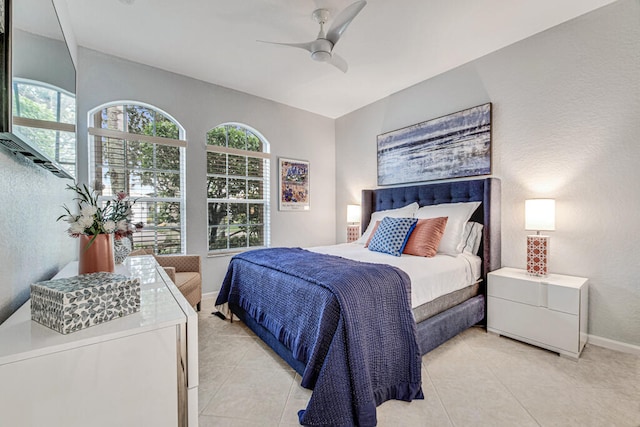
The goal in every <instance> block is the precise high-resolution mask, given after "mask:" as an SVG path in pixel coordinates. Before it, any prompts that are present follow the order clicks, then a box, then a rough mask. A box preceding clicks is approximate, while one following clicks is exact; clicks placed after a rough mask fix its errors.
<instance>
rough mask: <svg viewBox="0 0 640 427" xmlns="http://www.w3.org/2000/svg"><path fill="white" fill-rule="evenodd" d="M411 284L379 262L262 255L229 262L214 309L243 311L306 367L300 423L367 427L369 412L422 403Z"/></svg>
mask: <svg viewBox="0 0 640 427" xmlns="http://www.w3.org/2000/svg"><path fill="white" fill-rule="evenodd" d="M410 286H411V284H410V280H409V277H408V276H407V275H406V274H405V273H404V272H403V271H401V270H399V269H397V268H394V267H391V266H388V265H380V264H370V263H363V262H357V261H352V260H347V259H344V258H340V257H336V256H331V255H324V254H318V253H314V252H309V251H306V250H303V249H300V248H273V249H262V250H255V251H250V252H245V253H242V254H239V255H236V256H235V257H234V258H233V259H232V260H231V263H230V264H229V269H228V271H227V275H226V277H225V279H224V282H223V285H222V288H221V290H220V293H219V295H218V299H217V301H216V304H223V303H225V302H231V303H233V304H237V305H239V306H240V307H242V308H243V309H244V310H245V311H247V313H249V315H251V316H252V317H253V318H254V319H256V320H257V321H258V323H259V324H261V325H262V326H264V327H265V328H266V329H267V330H269V331H270V332H271V333H272V334H273V335H274V336H275V337H277V338H278V340H279V341H280V342H282V343H283V344H284V345H285V346H287V348H289V349H290V350H291V351H292V353H293V355H294V357H295V358H296V359H297V360H299V361H301V362H303V363H304V364H305V371H304V373H303V375H302V382H301V385H302V386H303V387H307V388H312V389H313V394H312V396H311V399H310V400H309V404H308V406H307V408H306V410H302V411H300V412H299V414H298V415H299V419H300V423H301V424H303V425H309V426H354V425H356V426H375V425H376V422H377V421H376V406H377V405H380V404H381V403H383V402H385V401H387V400H390V399H398V400H404V401H411V400H413V399H422V398H423V394H422V388H421V372H420V366H421V356H420V351H419V348H418V344H417V342H416V337H415V322H414V320H413V316H412V314H411V304H410Z"/></svg>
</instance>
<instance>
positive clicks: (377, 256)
mask: <svg viewBox="0 0 640 427" xmlns="http://www.w3.org/2000/svg"><path fill="white" fill-rule="evenodd" d="M307 249H308V250H310V251H313V252H318V253H323V254H329V255H336V256H340V257H343V258H349V259H353V260H356V261H363V262H372V263H377V264H388V265H392V266H394V267H398V268H400V269H401V270H403V271H404V272H405V273H407V274H408V275H409V277H410V278H411V307H412V308H416V307H419V306H421V305H422V304H424V303H427V302H429V301H433V300H434V299H436V298H438V297H440V296H442V295H445V294H448V293H450V292H453V291H457V290H458V289H462V288H465V287H467V286H469V285H471V284H472V283H474V282H476V281H477V280H478V278H479V277H480V271H481V261H482V260H481V259H480V257H478V256H475V255H471V254H468V253H463V254H460V255H458V256H455V257H454V256H451V255H441V254H438V255H436V256H435V257H433V258H425V257H418V256H413V255H404V254H403V255H402V256H400V257H395V256H393V255H387V254H383V253H379V252H373V251H370V250H368V249H367V248H365V247H364V245H362V244H359V243H343V244H339V245H332V246H317V247H313V248H307Z"/></svg>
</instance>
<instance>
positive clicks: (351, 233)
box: [347, 224, 360, 243]
mask: <svg viewBox="0 0 640 427" xmlns="http://www.w3.org/2000/svg"><path fill="white" fill-rule="evenodd" d="M359 238H360V224H356V225H347V242H348V243H351V242H355V241H356V240H358V239H359Z"/></svg>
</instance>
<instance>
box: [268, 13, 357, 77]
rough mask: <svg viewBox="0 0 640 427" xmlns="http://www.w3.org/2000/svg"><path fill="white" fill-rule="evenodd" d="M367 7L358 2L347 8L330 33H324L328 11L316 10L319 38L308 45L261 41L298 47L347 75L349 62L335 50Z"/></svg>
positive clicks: (315, 19) (335, 21)
mask: <svg viewBox="0 0 640 427" xmlns="http://www.w3.org/2000/svg"><path fill="white" fill-rule="evenodd" d="M366 5H367V2H366V1H364V0H362V1H357V2H355V3H352V4H351V5H349V6H347V7H346V8H345V9H344V10H342V12H340V13H339V14H338V16H336V18H335V19H334V20H333V23H332V24H331V27H330V28H329V31H327V32H326V33H325V32H324V25H325V24H326V23H327V21H329V17H330V13H329V10H327V9H316V10H314V11H313V13H312V14H311V17H312V18H313V20H314V21H316V22H317V23H318V24H320V32H319V33H318V38H317V39H315V40H313V41H310V42H307V43H277V42H268V41H262V40H258V41H261V42H262V43H271V44H278V45H282V46H290V47H297V48H300V49H304V50H306V51H308V52H310V53H311V58H312V59H314V60H315V61H320V62H328V63H329V64H331V65H333V66H335V67H336V68H338V69H340V70H341V71H342V72H344V73H346V72H347V69H348V68H349V66H348V65H347V61H345V60H344V59H343V58H342V57H340V56H338V55H337V54H335V53H333V48H334V47H335V46H336V43H338V40H340V37H342V34H344V32H345V30H346V29H347V27H348V26H349V24H351V21H353V18H355V17H356V15H357V14H358V13H360V11H361V10H362V9H363V8H364V7H365V6H366Z"/></svg>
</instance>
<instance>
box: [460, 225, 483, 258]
mask: <svg viewBox="0 0 640 427" xmlns="http://www.w3.org/2000/svg"><path fill="white" fill-rule="evenodd" d="M482 228H483V225H482V224H480V223H479V222H472V221H469V222H467V223H466V224H465V226H464V234H463V235H462V252H468V253H470V254H473V255H478V249H480V239H482Z"/></svg>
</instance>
